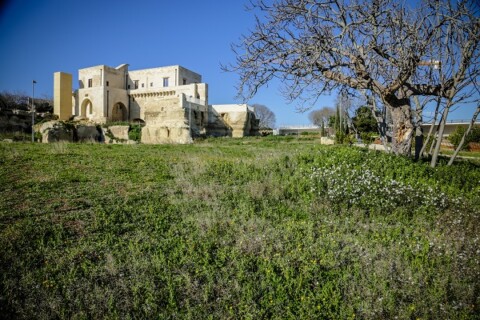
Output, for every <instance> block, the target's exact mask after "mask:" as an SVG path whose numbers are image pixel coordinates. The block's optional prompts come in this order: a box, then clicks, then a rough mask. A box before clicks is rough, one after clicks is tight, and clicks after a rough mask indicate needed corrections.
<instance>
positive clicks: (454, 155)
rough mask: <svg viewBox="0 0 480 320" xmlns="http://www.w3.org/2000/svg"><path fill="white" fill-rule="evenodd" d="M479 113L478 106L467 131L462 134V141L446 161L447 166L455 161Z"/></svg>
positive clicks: (479, 106) (479, 107) (479, 108)
mask: <svg viewBox="0 0 480 320" xmlns="http://www.w3.org/2000/svg"><path fill="white" fill-rule="evenodd" d="M479 113H480V104H479V105H478V106H477V110H475V113H474V114H473V117H472V120H471V121H470V125H469V126H468V128H467V131H465V133H464V134H463V137H462V140H461V141H460V143H459V144H458V146H457V149H455V152H454V153H453V155H452V157H451V158H450V160H449V161H448V165H449V166H451V165H452V163H453V161H455V158H456V157H457V155H458V153H459V152H460V150H461V149H462V147H463V144H464V143H465V138H466V137H467V136H468V134H469V133H470V130H472V128H473V126H474V125H475V121H476V120H477V117H478V114H479Z"/></svg>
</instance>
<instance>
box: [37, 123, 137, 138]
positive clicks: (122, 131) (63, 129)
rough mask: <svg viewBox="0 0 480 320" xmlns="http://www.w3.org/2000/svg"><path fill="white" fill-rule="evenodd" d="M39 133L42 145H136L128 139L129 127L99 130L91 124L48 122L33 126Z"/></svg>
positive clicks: (99, 128) (98, 127)
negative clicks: (56, 143) (94, 143)
mask: <svg viewBox="0 0 480 320" xmlns="http://www.w3.org/2000/svg"><path fill="white" fill-rule="evenodd" d="M35 131H36V132H39V133H41V135H42V142H43V143H52V142H61V141H63V142H98V143H136V142H135V141H131V140H129V139H128V132H129V126H111V127H108V128H101V127H100V126H99V125H98V124H96V123H92V122H78V123H75V122H63V121H48V122H44V123H41V124H38V125H36V126H35Z"/></svg>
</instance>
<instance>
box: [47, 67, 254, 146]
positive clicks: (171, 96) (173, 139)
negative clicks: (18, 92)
mask: <svg viewBox="0 0 480 320" xmlns="http://www.w3.org/2000/svg"><path fill="white" fill-rule="evenodd" d="M68 76H70V82H68ZM54 77H55V81H54V92H55V95H54V97H55V102H54V103H55V112H56V113H57V110H59V112H60V115H61V116H62V117H61V120H65V119H68V118H70V117H72V116H74V117H75V118H76V119H82V120H89V121H91V122H95V123H106V122H120V121H124V122H132V123H138V122H140V123H144V124H145V127H144V128H143V130H142V143H189V142H191V141H192V138H195V137H199V136H209V135H213V136H233V137H242V136H246V135H256V134H258V121H257V120H256V119H255V116H254V112H253V110H252V109H251V108H250V107H248V106H247V105H209V104H208V85H207V84H206V83H202V77H201V75H199V74H197V73H195V72H193V71H190V70H188V69H186V68H183V67H181V66H169V67H161V68H152V69H144V70H134V71H129V70H128V65H127V64H123V65H120V66H118V67H116V68H112V67H109V66H105V65H100V66H95V67H90V68H85V69H81V70H79V73H78V79H79V89H78V90H76V91H75V92H74V93H73V101H74V103H73V104H72V103H70V105H69V104H68V101H66V99H67V98H66V96H67V95H68V94H67V93H68V92H70V95H72V93H71V92H72V91H71V75H69V74H65V73H60V72H57V73H55V76H54ZM57 93H58V94H57ZM57 96H58V97H61V98H58V101H57ZM67 100H68V99H67ZM57 105H58V108H57ZM68 109H71V113H70V114H67V113H66V112H65V110H68Z"/></svg>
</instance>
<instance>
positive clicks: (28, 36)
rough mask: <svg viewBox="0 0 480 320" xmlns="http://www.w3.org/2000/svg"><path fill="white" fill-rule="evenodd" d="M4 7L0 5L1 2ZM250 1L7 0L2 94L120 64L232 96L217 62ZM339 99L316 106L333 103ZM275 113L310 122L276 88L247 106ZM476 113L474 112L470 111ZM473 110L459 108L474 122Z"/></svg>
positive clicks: (218, 96)
mask: <svg viewBox="0 0 480 320" xmlns="http://www.w3.org/2000/svg"><path fill="white" fill-rule="evenodd" d="M0 3H1V2H0ZM247 3H248V1H247V0H201V1H200V0H183V1H182V0H174V1H172V0H136V1H133V0H131V1H125V0H118V1H106V0H84V1H73V0H43V1H42V0H36V1H34V0H7V5H4V6H3V7H1V11H0V30H2V31H1V32H0V70H1V71H0V74H1V76H0V91H3V90H7V91H23V92H25V93H27V94H31V91H32V80H33V79H35V80H36V81H37V84H36V86H35V96H42V95H49V96H52V95H53V73H54V72H56V71H64V72H69V73H72V74H73V76H74V88H76V86H77V81H76V80H77V79H76V77H77V75H78V74H77V70H78V69H80V68H85V67H90V66H94V65H100V64H105V65H109V66H112V67H115V66H118V65H120V64H123V63H128V64H129V65H130V67H129V69H130V70H136V69H144V68H153V67H160V66H168V65H177V64H178V65H182V66H184V67H186V68H188V69H191V70H193V71H195V72H197V73H200V74H201V75H202V77H203V81H204V82H206V83H208V85H209V102H210V103H211V104H224V103H236V102H241V101H239V100H236V99H235V96H236V89H235V85H236V84H237V81H238V76H237V75H236V74H234V73H225V72H223V71H222V70H221V68H220V64H221V63H223V64H228V63H229V62H233V61H234V53H233V52H232V51H231V49H230V45H231V43H234V42H238V39H239V38H240V36H241V34H242V33H247V32H248V30H250V29H252V28H253V26H254V17H253V14H252V13H251V12H248V11H246V10H245V8H244V5H245V4H247ZM334 99H335V96H324V97H322V98H321V99H319V101H318V102H317V104H316V105H315V107H317V108H320V107H322V106H333V101H334ZM249 103H250V104H253V103H260V104H264V105H266V106H268V107H269V108H270V109H272V110H273V111H274V112H275V114H276V116H277V124H278V125H286V124H309V121H308V116H307V114H308V113H298V112H296V110H295V103H294V104H288V103H287V102H286V101H285V99H284V98H283V97H282V96H281V95H280V92H279V87H278V85H276V84H271V85H269V86H268V87H266V88H263V89H262V90H260V92H259V93H258V94H257V95H256V96H255V97H254V99H252V100H251V101H249ZM470 109H471V110H472V111H469V110H470ZM471 113H473V108H462V109H461V110H460V111H456V113H455V114H454V115H453V117H454V118H469V117H470V115H471Z"/></svg>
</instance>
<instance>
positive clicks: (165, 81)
mask: <svg viewBox="0 0 480 320" xmlns="http://www.w3.org/2000/svg"><path fill="white" fill-rule="evenodd" d="M163 86H164V87H168V78H163Z"/></svg>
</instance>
